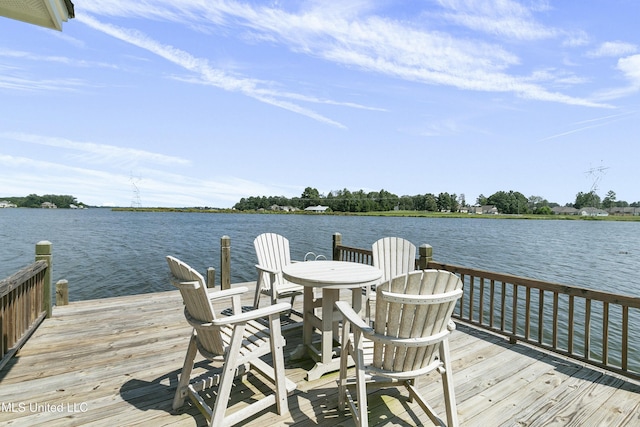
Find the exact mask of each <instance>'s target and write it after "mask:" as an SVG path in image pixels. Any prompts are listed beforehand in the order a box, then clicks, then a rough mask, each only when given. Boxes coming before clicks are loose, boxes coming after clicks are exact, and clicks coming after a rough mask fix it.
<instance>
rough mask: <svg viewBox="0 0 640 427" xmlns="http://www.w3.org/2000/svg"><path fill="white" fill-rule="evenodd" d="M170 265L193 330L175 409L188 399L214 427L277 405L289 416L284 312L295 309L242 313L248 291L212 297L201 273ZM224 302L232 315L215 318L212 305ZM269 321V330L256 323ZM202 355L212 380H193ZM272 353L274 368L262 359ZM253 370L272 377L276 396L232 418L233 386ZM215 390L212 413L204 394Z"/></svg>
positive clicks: (290, 385) (242, 289)
mask: <svg viewBox="0 0 640 427" xmlns="http://www.w3.org/2000/svg"><path fill="white" fill-rule="evenodd" d="M167 262H168V264H169V268H170V270H171V282H172V283H173V284H174V285H175V286H176V287H177V288H178V289H179V290H180V293H181V294H182V298H183V300H184V303H185V311H184V314H185V317H186V319H187V322H189V324H190V325H191V326H193V333H192V334H191V340H190V341H189V347H188V349H187V355H186V357H185V360H184V365H183V367H182V373H181V375H180V381H179V382H178V387H177V389H176V394H175V396H174V399H173V408H174V409H178V408H180V407H181V406H182V405H183V404H184V400H185V398H186V397H187V396H189V398H190V399H191V400H192V401H193V403H194V404H195V405H196V406H197V407H198V409H199V410H200V411H201V412H202V413H203V415H204V416H205V417H206V418H207V420H208V422H209V425H210V426H212V427H213V426H216V427H218V426H232V425H235V424H237V423H240V422H242V421H243V420H245V419H246V418H248V417H250V416H252V415H254V414H256V413H257V412H260V411H262V410H264V409H266V408H268V407H269V406H271V405H276V409H277V412H278V414H280V415H282V414H286V413H288V411H289V407H288V402H287V397H288V394H289V393H290V392H292V391H293V390H294V389H295V388H296V385H295V383H293V382H292V381H289V380H287V379H286V377H285V371H284V355H283V348H284V344H285V343H284V338H283V337H282V334H281V330H280V313H282V312H284V311H286V310H288V309H289V308H290V305H289V304H288V303H281V304H275V305H271V306H269V307H264V308H262V309H259V310H252V311H249V312H246V313H242V307H241V301H240V295H241V294H242V293H244V292H247V291H248V289H247V288H246V287H238V288H233V289H229V290H224V291H217V292H208V291H207V287H206V285H205V281H204V278H203V277H202V275H200V274H199V273H198V272H197V271H195V270H194V269H192V268H191V267H189V266H188V265H187V264H185V263H184V262H182V261H180V260H178V259H176V258H174V257H172V256H167ZM221 298H224V299H229V300H231V303H232V308H233V315H231V316H221V317H220V318H217V317H216V315H215V312H214V310H213V307H212V305H211V301H212V300H218V299H221ZM265 317H267V318H268V320H269V323H268V325H266V326H265V325H264V324H263V323H260V322H258V321H257V319H260V318H265ZM198 352H200V354H201V355H202V356H203V357H205V358H206V359H208V360H210V361H212V363H211V365H210V366H211V371H209V372H207V373H206V376H207V378H203V377H202V376H199V377H197V378H195V379H193V380H192V379H191V373H192V370H193V365H194V359H195V357H196V354H197V353H198ZM269 353H271V354H272V358H273V362H272V363H271V364H268V363H266V362H265V361H263V360H262V359H261V357H262V356H265V355H267V354H269ZM249 370H256V371H258V372H260V373H262V376H263V377H264V378H268V379H269V380H270V383H269V385H270V386H271V388H272V393H271V394H267V395H266V396H265V397H264V398H262V399H260V400H258V401H256V402H254V403H251V404H250V405H248V406H246V407H243V408H242V409H240V410H238V411H236V412H233V413H231V414H230V415H227V406H228V404H229V396H230V393H231V386H232V384H233V381H234V379H235V377H236V375H237V374H243V373H246V372H248V371H249ZM265 384H266V383H265ZM216 386H217V396H216V397H215V402H214V404H213V408H211V406H209V404H207V402H206V401H205V399H204V398H203V397H202V396H201V395H200V393H199V392H201V391H203V390H205V389H208V388H211V387H216ZM265 393H266V392H265Z"/></svg>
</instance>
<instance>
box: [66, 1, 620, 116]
mask: <svg viewBox="0 0 640 427" xmlns="http://www.w3.org/2000/svg"><path fill="white" fill-rule="evenodd" d="M372 5H373V3H367V2H360V3H357V4H356V5H355V7H331V6H327V4H326V3H324V2H322V3H320V2H311V3H306V4H302V6H301V7H300V9H299V10H295V11H287V10H284V9H280V8H272V7H267V6H254V5H251V4H247V3H238V2H232V1H225V2H215V3H211V2H205V3H203V2H197V1H178V2H175V1H173V2H163V1H158V2H154V3H153V5H147V4H145V3H142V4H136V5H135V6H131V5H130V3H129V2H126V3H120V2H117V1H116V2H110V5H109V7H108V8H106V9H104V10H103V9H102V6H99V5H98V3H92V2H89V3H88V4H87V5H86V6H85V10H87V11H89V12H92V13H95V14H96V15H98V14H103V15H104V14H106V15H118V16H124V17H129V16H133V17H139V16H146V17H152V18H153V19H158V20H167V21H173V22H180V23H184V22H189V23H190V25H191V26H192V27H193V28H196V27H197V28H198V30H200V31H207V30H208V31H224V29H228V28H232V29H233V30H234V32H235V33H236V34H238V37H243V36H244V37H250V38H252V39H253V42H255V43H259V42H264V41H268V42H269V43H272V44H278V43H279V44H281V45H283V46H285V47H288V48H289V49H290V50H291V51H292V52H295V53H298V54H302V55H308V56H312V57H316V58H322V59H324V60H327V61H330V62H333V63H337V64H340V65H344V66H348V67H357V68H358V69H360V70H362V71H363V72H368V73H379V74H383V75H388V76H392V77H395V78H398V79H403V80H407V81H413V82H419V83H424V84H430V85H447V86H452V87H455V88H459V89H464V90H474V91H486V92H512V93H514V94H516V95H518V96H521V97H523V98H526V99H535V100H542V101H549V102H558V103H565V104H570V105H583V106H590V107H608V106H607V105H604V104H599V103H597V102H593V101H591V100H588V99H582V98H578V97H573V96H570V95H567V94H563V93H558V92H555V91H550V90H549V89H547V88H545V87H544V86H541V85H538V84H534V83H532V82H531V81H529V78H528V77H521V76H517V75H512V74H510V73H508V70H510V69H511V68H512V67H514V66H516V65H521V64H520V63H521V59H520V58H519V57H518V56H517V55H515V54H513V53H511V52H509V51H507V50H505V49H504V48H502V47H501V46H499V45H497V44H492V43H487V42H484V41H476V40H473V39H468V38H467V39H462V38H456V37H453V36H451V35H449V34H446V33H442V32H438V31H433V30H429V29H428V28H429V27H428V24H427V25H425V23H423V22H421V21H420V20H413V21H407V20H403V21H397V20H394V19H392V18H390V17H383V16H376V15H374V14H373V6H372ZM440 5H441V6H442V7H443V8H444V9H445V12H444V13H445V16H446V17H447V19H449V20H452V21H454V22H457V23H459V24H460V25H465V26H468V27H469V28H472V29H474V30H476V31H483V32H489V33H492V34H495V35H498V36H500V37H509V38H516V39H520V40H539V39H548V38H552V37H560V36H567V32H566V31H560V30H558V29H555V28H551V27H547V26H545V25H542V24H540V23H538V22H537V21H536V20H535V17H534V12H536V11H540V10H546V9H548V6H545V3H544V2H536V3H534V4H533V6H531V7H529V8H527V7H525V6H524V5H522V4H519V3H517V2H514V1H511V0H502V1H499V2H495V1H487V0H483V1H465V2H463V1H461V0H441V1H440ZM145 8H148V10H146V9H145ZM77 18H78V19H79V20H80V21H82V22H84V23H86V24H87V25H89V26H91V27H92V28H94V29H96V30H99V31H103V32H105V33H107V34H110V35H112V36H114V37H117V38H119V39H121V40H124V41H127V42H129V43H132V44H134V45H136V46H139V47H141V48H143V49H147V50H149V51H151V52H154V53H156V54H158V55H160V56H162V57H163V58H165V59H167V60H169V61H171V62H174V63H176V64H178V65H180V66H182V67H183V68H185V69H187V70H189V71H192V72H194V73H197V74H198V75H199V77H200V78H201V79H202V81H203V82H205V83H206V84H210V85H213V86H216V87H219V88H222V89H224V90H229V91H238V92H241V93H243V94H245V95H247V96H251V97H254V98H255V99H258V100H260V101H262V102H266V103H269V104H271V105H274V106H278V107H280V108H285V109H287V110H290V111H293V112H295V113H298V114H302V115H306V116H308V117H311V118H313V119H315V120H318V121H321V122H326V123H328V124H331V125H334V126H338V127H344V125H343V124H341V123H339V122H337V121H335V120H333V119H330V118H327V117H325V116H323V115H321V114H319V113H317V112H315V111H312V110H310V109H308V108H305V107H303V106H301V105H299V104H297V103H295V102H293V101H296V100H298V101H302V99H303V98H304V96H299V97H297V98H296V97H292V96H291V94H290V93H287V92H286V91H282V92H278V91H274V89H273V87H274V86H277V85H274V84H273V82H263V81H261V80H257V79H252V78H245V77H239V76H236V75H232V74H230V73H228V72H226V71H224V70H221V69H215V68H213V67H211V66H210V65H209V64H208V62H207V61H206V60H205V59H201V58H197V57H194V56H192V55H191V54H189V53H187V52H186V51H184V50H181V49H178V48H175V47H173V46H168V45H163V44H161V43H159V42H157V41H155V40H152V39H151V38H149V37H148V36H146V35H144V34H141V33H139V32H137V31H133V30H128V29H124V28H118V27H115V26H113V25H109V24H104V23H101V22H99V21H98V20H97V19H94V18H92V17H90V16H87V15H81V14H79V16H78V17H77ZM243 29H244V34H242V30H243ZM573 81H575V82H577V81H579V79H577V78H576V79H574V80H573ZM566 83H569V81H565V84H566ZM309 98H310V99H313V98H314V97H309ZM336 104H342V105H348V104H349V103H348V102H347V103H341V102H336Z"/></svg>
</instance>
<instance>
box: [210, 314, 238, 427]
mask: <svg viewBox="0 0 640 427" xmlns="http://www.w3.org/2000/svg"><path fill="white" fill-rule="evenodd" d="M243 335H244V325H243V324H240V325H236V326H235V327H234V328H233V334H232V336H231V342H230V343H229V344H230V345H229V348H228V350H227V352H226V353H225V360H224V365H223V366H222V374H221V376H220V385H219V386H218V396H217V397H216V401H215V403H214V405H213V412H212V414H211V422H210V423H209V425H210V426H211V427H216V426H221V425H223V424H224V416H225V414H226V412H227V405H228V404H229V396H230V395H231V387H232V386H233V380H234V379H235V374H236V369H237V367H238V366H237V360H238V355H239V354H240V348H241V347H242V340H243V338H244V337H243Z"/></svg>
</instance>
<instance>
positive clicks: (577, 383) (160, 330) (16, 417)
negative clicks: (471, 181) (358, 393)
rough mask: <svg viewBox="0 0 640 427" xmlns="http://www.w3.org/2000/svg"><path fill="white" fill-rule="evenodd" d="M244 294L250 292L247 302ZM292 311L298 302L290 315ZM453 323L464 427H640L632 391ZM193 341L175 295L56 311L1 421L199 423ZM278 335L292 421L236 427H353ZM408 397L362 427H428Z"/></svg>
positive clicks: (296, 334)
mask: <svg viewBox="0 0 640 427" xmlns="http://www.w3.org/2000/svg"><path fill="white" fill-rule="evenodd" d="M243 285H245V286H248V287H249V288H250V289H253V288H254V287H255V283H245V284H243ZM233 286H236V285H233ZM252 297H253V293H252V292H249V295H247V298H246V305H250V304H251V302H252ZM264 303H265V304H266V300H265V301H264ZM301 306H302V298H298V300H297V301H296V306H295V307H294V308H296V309H297V310H300V311H301V308H302V307H301ZM215 308H216V311H217V312H218V311H220V310H221V309H224V308H225V307H215ZM456 323H457V329H456V331H454V333H453V334H452V337H451V341H450V344H451V356H452V360H453V371H454V376H453V378H454V384H455V392H456V400H457V405H458V406H457V409H458V414H459V418H460V423H461V425H462V426H481V427H486V426H532V427H533V426H569V425H575V426H607V427H615V426H637V425H640V383H639V382H637V381H635V380H633V379H629V378H626V377H623V376H620V375H617V374H615V373H611V372H608V371H605V370H603V369H600V368H596V367H592V366H590V365H586V364H583V363H581V362H578V361H575V360H571V359H568V358H564V357H563V356H560V355H557V354H552V353H550V352H546V351H544V350H541V349H539V348H536V347H533V346H529V345H527V344H523V343H521V342H517V343H514V344H512V343H510V342H509V340H508V339H506V338H504V337H501V336H498V335H494V334H492V333H490V332H487V331H484V330H481V329H477V328H475V327H473V326H470V325H467V324H465V323H463V322H458V321H456ZM190 333H191V330H190V328H189V326H188V325H187V323H186V321H185V319H184V315H183V307H182V300H181V297H180V294H179V293H178V292H177V291H168V292H160V293H152V294H142V295H135V296H123V297H115V298H105V299H100V300H89V301H79V302H72V303H70V304H69V305H66V306H59V307H54V308H53V313H52V316H51V318H48V319H46V320H45V321H44V322H43V323H42V324H41V325H40V326H39V327H38V329H37V330H36V331H35V333H34V334H33V335H32V336H31V338H30V339H29V340H28V341H27V342H26V344H25V345H24V346H23V347H22V348H21V349H20V351H19V352H18V353H17V355H16V356H15V357H14V358H13V359H11V361H9V363H8V364H7V365H6V366H5V367H4V368H3V369H2V370H1V371H0V424H2V425H7V426H12V425H14V426H25V425H29V426H37V425H47V426H65V427H66V426H80V425H82V426H108V427H115V426H200V425H205V420H204V417H203V416H202V415H201V414H200V413H199V412H198V410H197V409H196V408H195V407H193V406H191V405H190V403H186V404H185V406H184V407H183V408H181V409H180V410H177V411H173V410H172V409H171V403H172V399H173V395H174V391H175V386H176V383H177V377H178V375H179V373H180V369H181V367H182V363H183V360H184V355H185V352H186V349H187V344H188V341H189V336H190ZM284 336H285V338H286V340H287V345H286V347H285V362H286V371H287V377H288V378H290V379H291V380H292V381H294V382H296V383H297V385H298V388H297V389H296V390H295V392H293V394H292V395H291V396H290V397H289V406H290V413H289V414H288V415H286V416H278V415H277V414H276V413H275V411H273V410H269V409H267V410H265V411H264V412H262V413H260V414H259V415H258V416H256V417H254V418H253V419H251V420H249V421H248V422H246V423H245V424H243V425H245V426H259V427H265V426H293V425H295V426H331V427H339V426H352V425H353V421H352V419H351V416H350V414H349V412H348V410H347V411H345V412H340V411H338V409H337V386H336V379H337V375H338V373H337V372H335V373H328V374H326V375H324V376H322V377H321V378H320V379H318V380H315V381H307V380H306V379H305V374H306V372H307V370H308V369H310V368H311V367H312V366H313V363H312V361H311V360H302V361H299V360H296V361H292V360H290V358H289V353H290V352H291V351H292V350H293V349H295V348H296V346H297V345H298V344H299V343H300V341H301V333H300V329H298V328H290V329H286V330H285V331H284ZM428 377H429V378H426V379H424V380H423V381H422V382H420V383H419V385H420V386H421V387H422V388H423V391H424V394H425V396H426V397H427V398H428V399H430V402H431V403H432V405H433V406H434V408H435V409H436V410H437V411H438V412H440V413H442V414H444V402H443V399H442V397H441V390H442V387H441V385H440V384H439V383H434V382H436V381H439V378H438V376H437V374H435V373H433V374H432V375H428ZM260 393H261V392H260V390H259V388H257V387H256V386H255V384H252V383H251V382H250V381H244V382H242V383H239V384H237V385H236V386H234V391H233V394H232V400H233V401H234V403H235V402H237V404H238V405H242V402H243V401H246V400H247V399H252V398H253V397H255V396H256V395H259V394H260ZM406 395H407V394H406V393H405V392H404V390H402V389H384V390H380V391H375V392H374V393H372V394H370V395H369V410H370V413H369V420H370V424H371V425H375V426H392V425H401V426H414V425H424V426H430V425H433V424H432V423H431V421H430V420H429V419H428V418H427V417H426V415H425V414H424V413H423V412H422V411H421V409H420V408H419V407H418V406H417V405H416V404H413V403H409V402H408V401H407V399H406Z"/></svg>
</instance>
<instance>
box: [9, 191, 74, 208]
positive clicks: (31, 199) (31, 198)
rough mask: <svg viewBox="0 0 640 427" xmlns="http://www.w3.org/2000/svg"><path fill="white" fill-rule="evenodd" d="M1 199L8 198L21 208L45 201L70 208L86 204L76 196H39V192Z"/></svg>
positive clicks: (37, 205) (38, 204) (31, 206)
mask: <svg viewBox="0 0 640 427" xmlns="http://www.w3.org/2000/svg"><path fill="white" fill-rule="evenodd" d="M0 200H6V201H8V202H11V203H13V204H14V205H16V206H17V207H19V208H39V207H41V206H42V204H43V203H45V202H49V203H53V204H55V205H56V206H57V207H58V208H69V207H71V205H75V206H78V207H80V206H84V205H83V204H82V203H79V202H78V201H77V200H76V198H75V197H73V196H69V195H58V194H45V195H44V196H38V195H37V194H29V195H28V196H26V197H4V198H0Z"/></svg>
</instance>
